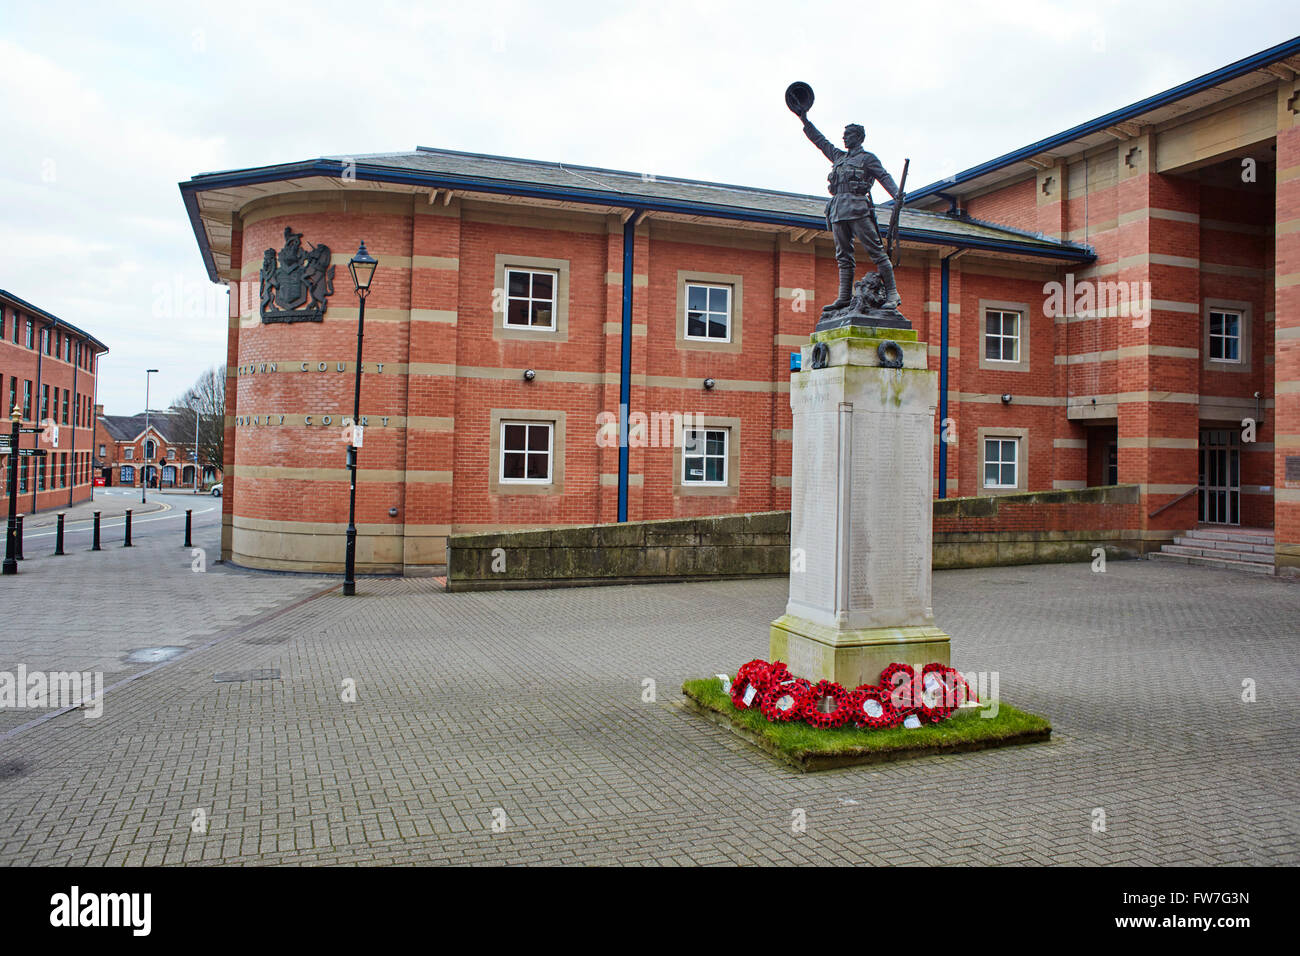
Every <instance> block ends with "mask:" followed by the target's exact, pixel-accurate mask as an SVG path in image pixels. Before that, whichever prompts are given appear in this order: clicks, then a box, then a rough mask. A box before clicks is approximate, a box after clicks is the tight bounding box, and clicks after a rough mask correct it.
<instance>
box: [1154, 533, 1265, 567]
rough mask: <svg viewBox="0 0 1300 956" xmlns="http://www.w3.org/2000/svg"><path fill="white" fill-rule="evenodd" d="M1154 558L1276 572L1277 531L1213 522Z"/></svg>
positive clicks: (1162, 549) (1181, 562) (1179, 539)
mask: <svg viewBox="0 0 1300 956" xmlns="http://www.w3.org/2000/svg"><path fill="white" fill-rule="evenodd" d="M1150 557H1151V558H1152V559H1153V560H1158V561H1165V562H1170V561H1172V562H1175V563H1178V564H1195V565H1199V566H1200V567H1206V568H1219V569H1222V570H1230V571H1247V572H1252V573H1255V574H1272V573H1273V532H1272V531H1270V530H1268V529H1267V528H1230V527H1223V526H1218V525H1212V526H1207V527H1201V528H1193V529H1192V530H1190V531H1188V532H1186V533H1185V534H1181V535H1178V536H1177V537H1175V538H1174V541H1173V543H1172V544H1166V545H1164V546H1163V547H1162V548H1161V549H1160V550H1159V551H1156V552H1154V553H1152V554H1151V555H1150Z"/></svg>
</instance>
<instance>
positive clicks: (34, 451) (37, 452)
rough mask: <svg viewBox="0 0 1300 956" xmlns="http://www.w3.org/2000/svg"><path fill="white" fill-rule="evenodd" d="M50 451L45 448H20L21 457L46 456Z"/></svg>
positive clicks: (19, 455) (19, 454)
mask: <svg viewBox="0 0 1300 956" xmlns="http://www.w3.org/2000/svg"><path fill="white" fill-rule="evenodd" d="M48 454H49V452H48V451H46V450H45V449H44V448H19V449H18V457H19V458H44V457H45V456H46V455H48Z"/></svg>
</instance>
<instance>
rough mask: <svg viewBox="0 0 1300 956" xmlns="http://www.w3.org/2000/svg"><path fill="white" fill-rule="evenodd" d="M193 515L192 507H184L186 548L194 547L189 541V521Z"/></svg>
mask: <svg viewBox="0 0 1300 956" xmlns="http://www.w3.org/2000/svg"><path fill="white" fill-rule="evenodd" d="M193 517H194V509H192V508H186V509H185V547H187V548H192V547H194V545H192V544H191V543H190V521H191V520H192V519H193Z"/></svg>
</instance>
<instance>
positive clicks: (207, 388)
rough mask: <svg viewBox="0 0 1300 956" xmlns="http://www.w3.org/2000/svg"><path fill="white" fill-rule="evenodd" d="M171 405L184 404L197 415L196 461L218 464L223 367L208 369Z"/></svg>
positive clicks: (223, 446)
mask: <svg viewBox="0 0 1300 956" xmlns="http://www.w3.org/2000/svg"><path fill="white" fill-rule="evenodd" d="M172 407H173V408H188V409H191V410H192V411H194V412H195V413H196V414H197V415H198V416H199V464H201V465H211V466H212V467H213V468H221V467H222V465H223V462H224V461H225V455H226V428H225V423H226V367H225V366H224V365H214V366H213V367H212V368H210V369H208V370H207V371H206V372H204V373H203V374H202V375H200V376H199V379H198V381H196V382H195V383H194V384H193V385H191V386H190V388H189V390H188V391H187V392H186V393H185V394H184V395H182V396H181V397H180V398H178V399H176V401H174V402H172ZM190 427H191V428H193V427H194V422H193V419H191V420H190Z"/></svg>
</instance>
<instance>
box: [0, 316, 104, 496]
mask: <svg viewBox="0 0 1300 956" xmlns="http://www.w3.org/2000/svg"><path fill="white" fill-rule="evenodd" d="M0 309H2V311H3V323H2V329H0V332H2V334H0V405H2V407H3V409H4V412H5V414H4V416H3V417H4V418H5V419H6V420H5V421H4V422H3V429H4V433H5V434H6V435H8V434H9V433H10V432H9V429H10V426H11V423H10V422H9V421H8V420H7V419H8V417H9V414H8V413H9V411H10V409H11V407H12V405H13V404H15V403H16V404H17V405H18V406H19V408H20V409H21V408H22V407H23V404H24V402H23V395H24V388H25V385H26V384H28V383H30V387H31V396H32V397H31V405H30V411H29V413H28V414H27V415H25V416H24V420H23V423H22V424H23V427H32V426H36V425H38V424H41V421H42V407H41V406H42V397H43V396H44V395H46V394H47V393H48V400H47V405H46V408H45V409H44V412H45V415H44V418H45V420H47V421H49V422H51V423H53V424H57V426H58V430H59V435H58V446H57V447H55V446H54V445H53V443H52V439H53V429H52V428H51V427H49V426H48V425H47V428H46V431H45V432H44V433H43V434H41V435H39V436H38V435H31V434H28V435H22V436H20V439H19V442H20V444H19V447H21V448H43V449H45V451H46V453H47V454H46V457H44V458H26V459H20V464H19V476H20V478H21V476H22V474H23V471H22V469H23V464H22V463H23V462H25V463H26V468H27V472H26V491H20V492H19V496H18V509H19V511H20V512H22V513H31V512H33V511H42V510H45V509H47V508H61V507H67V506H68V505H69V504H73V503H76V502H78V501H85V500H86V499H88V498H90V496H91V488H92V485H91V481H92V478H93V474H92V467H91V459H92V457H93V452H94V451H95V450H96V449H95V448H94V447H93V445H92V441H93V439H94V433H95V429H94V421H95V419H94V395H95V375H96V371H95V360H94V359H93V358H90V357H89V349H88V347H86V346H84V345H83V354H84V355H85V356H86V358H85V359H84V360H83V361H84V362H85V366H88V367H78V365H77V361H76V359H77V352H76V348H77V345H78V343H81V342H82V341H83V340H82V339H81V338H80V336H76V335H73V334H72V333H70V332H68V331H66V328H64V327H59V326H54V325H51V324H50V323H49V322H48V320H46V319H44V318H42V317H40V316H33V315H31V314H29V313H27V312H25V311H24V310H22V309H21V308H18V307H16V306H14V305H12V304H11V303H9V302H7V301H3V300H0ZM28 321H31V322H32V343H33V348H30V349H29V348H27V345H26V324H27V322H28ZM15 322H17V324H18V330H19V341H18V342H14V327H15ZM42 329H47V330H48V334H49V336H50V345H49V352H50V354H48V355H45V354H42V352H41V330H42ZM65 340H70V341H71V342H72V350H73V351H72V359H71V361H69V360H66V359H65V358H64V355H65V349H66V346H65V345H64V342H65ZM15 384H16V387H15ZM65 397H66V402H67V417H66V420H65V417H64V402H65ZM11 399H12V400H11ZM4 461H5V462H6V463H7V462H8V461H9V459H7V458H6V459H4ZM42 466H43V468H44V476H43V487H42V475H41V468H42ZM0 474H3V475H4V480H3V482H0V506H3V507H4V508H6V509H7V508H8V495H9V478H8V473H7V471H3V470H2V469H0ZM20 487H21V484H20Z"/></svg>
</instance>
